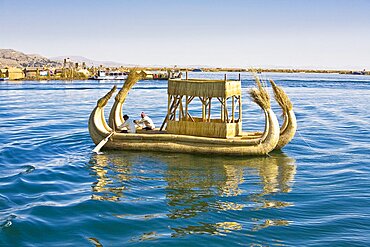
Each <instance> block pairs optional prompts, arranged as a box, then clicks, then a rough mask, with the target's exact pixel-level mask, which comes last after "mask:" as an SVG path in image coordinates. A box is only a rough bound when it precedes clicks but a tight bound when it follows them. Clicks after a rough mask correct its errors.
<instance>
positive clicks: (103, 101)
mask: <svg viewBox="0 0 370 247" xmlns="http://www.w3.org/2000/svg"><path fill="white" fill-rule="evenodd" d="M116 89H117V86H116V85H114V86H113V88H112V89H111V90H110V91H109V92H108V93H107V94H106V95H104V96H103V97H102V98H100V99H99V100H98V103H97V106H98V107H100V108H101V107H104V106H106V105H107V103H108V100H109V99H110V98H111V97H112V95H113V93H114V92H115V91H116Z"/></svg>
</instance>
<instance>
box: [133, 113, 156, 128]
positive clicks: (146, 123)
mask: <svg viewBox="0 0 370 247" xmlns="http://www.w3.org/2000/svg"><path fill="white" fill-rule="evenodd" d="M140 116H141V119H140V120H139V121H137V120H134V123H136V124H144V126H143V129H144V130H154V128H155V125H154V123H153V120H152V119H151V118H150V117H148V115H146V114H145V113H144V112H142V113H141V114H140Z"/></svg>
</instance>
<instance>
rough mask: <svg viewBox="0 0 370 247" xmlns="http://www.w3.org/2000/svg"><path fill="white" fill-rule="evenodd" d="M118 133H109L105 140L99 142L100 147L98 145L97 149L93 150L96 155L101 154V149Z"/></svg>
mask: <svg viewBox="0 0 370 247" xmlns="http://www.w3.org/2000/svg"><path fill="white" fill-rule="evenodd" d="M115 133H116V132H115V131H112V132H110V133H109V135H108V136H107V137H105V138H104V139H103V140H101V142H99V144H98V145H96V147H95V148H94V149H93V150H92V151H93V152H94V153H97V154H99V153H100V149H101V148H102V147H103V146H104V145H105V144H106V143H107V142H108V141H109V138H110V137H111V136H112V135H113V134H115Z"/></svg>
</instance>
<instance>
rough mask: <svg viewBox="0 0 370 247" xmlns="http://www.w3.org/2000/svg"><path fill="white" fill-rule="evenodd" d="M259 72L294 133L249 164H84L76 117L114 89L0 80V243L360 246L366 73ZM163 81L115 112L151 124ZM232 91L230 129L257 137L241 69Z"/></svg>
mask: <svg viewBox="0 0 370 247" xmlns="http://www.w3.org/2000/svg"><path fill="white" fill-rule="evenodd" d="M261 76H262V78H266V79H268V78H271V79H274V80H275V81H276V82H277V84H279V85H281V86H283V88H284V89H285V91H286V92H287V93H288V95H289V96H290V98H291V100H292V102H293V104H294V110H295V112H296V115H297V120H298V132H297V134H296V136H295V138H294V139H293V141H292V142H291V143H290V144H289V145H288V146H286V147H285V148H284V149H283V152H273V153H271V156H270V157H258V158H256V157H254V158H247V157H245V158H234V157H209V156H199V155H184V154H167V153H147V152H117V151H114V152H113V151H105V152H104V154H102V155H93V154H92V153H91V150H92V149H93V147H94V144H93V143H92V141H91V139H90V136H89V133H88V130H87V121H88V117H89V114H90V112H91V110H92V109H93V108H94V106H95V104H96V101H97V100H98V98H99V97H101V96H103V95H104V94H105V93H106V92H107V91H108V90H109V89H110V88H111V87H112V86H113V85H114V84H117V85H118V86H120V83H121V82H119V81H110V82H96V81H72V82H70V81H45V82H34V81H23V82H1V84H0V246H153V245H161V246H166V245H171V246H237V245H241V246H266V245H268V246H302V245H305V246H366V245H368V243H369V242H370V110H369V104H370V77H369V76H350V75H339V74H279V73H271V74H268V73H267V74H262V75H261ZM190 77H203V78H219V79H221V78H223V74H221V73H212V74H209V73H192V74H190ZM228 77H229V78H237V74H236V73H229V74H228ZM166 86H167V82H165V81H140V82H139V83H138V84H137V85H136V86H135V87H134V89H133V90H132V91H131V92H130V94H129V96H128V98H127V100H126V102H125V107H124V112H125V113H126V114H129V115H130V116H132V117H133V118H135V116H136V117H137V118H139V114H140V112H141V111H145V112H147V113H148V114H149V115H150V116H151V117H152V118H153V120H154V122H155V123H156V124H157V125H158V126H159V125H160V124H161V123H162V121H163V118H164V116H165V114H166V104H167V96H166ZM242 87H243V93H244V96H243V97H244V98H243V116H244V117H245V118H244V120H243V129H244V130H247V131H249V130H250V131H253V130H262V129H263V125H262V123H263V114H262V112H261V111H260V110H259V109H258V107H257V106H256V105H255V104H254V103H252V102H251V101H250V99H248V97H247V92H248V89H250V88H251V87H253V80H252V76H251V75H250V74H247V73H243V74H242ZM112 101H113V100H112ZM111 104H112V102H110V104H109V105H108V107H107V110H106V113H108V112H109V109H110V106H111ZM273 109H274V111H275V112H276V113H277V114H280V109H279V107H277V105H276V103H273ZM193 111H195V112H196V109H195V108H194V109H193Z"/></svg>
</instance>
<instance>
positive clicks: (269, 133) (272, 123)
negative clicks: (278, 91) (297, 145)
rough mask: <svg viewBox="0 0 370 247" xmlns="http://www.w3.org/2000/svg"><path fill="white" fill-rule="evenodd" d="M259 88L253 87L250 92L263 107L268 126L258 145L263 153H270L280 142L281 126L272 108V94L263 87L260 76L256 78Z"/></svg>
mask: <svg viewBox="0 0 370 247" xmlns="http://www.w3.org/2000/svg"><path fill="white" fill-rule="evenodd" d="M256 84H257V87H258V88H254V89H252V90H251V91H250V92H249V94H250V96H251V98H252V100H253V101H254V102H255V103H256V104H257V105H259V106H260V107H261V109H262V110H263V111H264V113H265V118H266V126H265V131H264V132H263V133H262V136H261V138H260V145H261V146H260V147H258V149H261V150H259V152H261V154H268V153H269V152H271V151H272V150H274V149H275V147H276V145H277V144H278V142H279V136H280V128H279V122H278V119H277V117H276V115H275V113H274V112H273V111H272V109H271V103H270V96H269V95H268V93H267V91H266V89H265V88H264V87H262V85H261V83H260V81H259V79H258V78H256Z"/></svg>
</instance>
